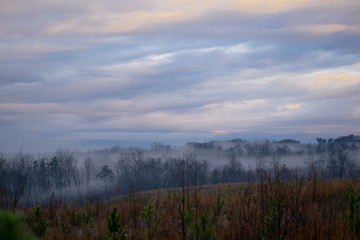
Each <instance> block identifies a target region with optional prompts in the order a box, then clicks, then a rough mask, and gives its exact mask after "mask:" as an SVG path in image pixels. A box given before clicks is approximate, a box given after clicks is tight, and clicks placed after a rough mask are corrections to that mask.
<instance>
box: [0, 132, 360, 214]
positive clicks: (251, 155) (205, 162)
mask: <svg viewBox="0 0 360 240" xmlns="http://www.w3.org/2000/svg"><path fill="white" fill-rule="evenodd" d="M359 149H360V137H359V136H354V135H350V136H344V137H339V138H336V139H323V138H317V139H316V143H300V142H298V141H295V140H291V139H284V140H281V141H272V142H271V141H268V140H263V141H245V140H241V139H234V140H232V141H211V142H204V143H197V142H192V143H187V144H186V145H185V146H181V147H171V146H167V145H163V144H160V143H154V144H153V145H152V146H151V147H150V148H140V147H128V148H121V147H119V146H114V147H112V148H109V149H104V150H93V151H89V152H70V151H67V150H64V149H58V150H57V151H56V152H55V153H48V154H37V155H34V154H26V153H23V152H19V153H17V154H13V155H10V154H9V155H4V154H1V155H0V191H1V193H2V194H1V196H0V207H1V208H16V207H17V205H18V204H19V203H20V204H22V205H28V206H32V205H34V204H37V203H39V202H41V203H45V202H46V201H47V200H48V199H49V198H54V197H55V198H57V199H59V201H60V200H61V201H70V202H75V203H78V204H83V203H84V202H86V201H90V200H91V198H103V199H108V198H110V197H113V196H116V195H123V194H128V193H129V192H131V191H133V192H139V191H144V190H154V189H162V188H177V187H181V186H182V185H184V184H186V185H195V184H196V185H203V184H217V183H230V182H253V181H258V180H259V174H260V173H261V171H266V169H268V168H271V167H272V166H274V165H279V166H281V168H282V169H283V171H284V174H283V178H284V179H283V180H290V179H292V178H293V177H294V175H296V176H297V177H303V178H304V179H309V178H311V177H313V176H311V175H314V174H316V178H317V179H331V178H355V177H359V176H360V161H359V157H358V156H359V154H358V153H359ZM184 174H185V175H186V179H185V181H186V182H185V183H184V179H183V175H184Z"/></svg>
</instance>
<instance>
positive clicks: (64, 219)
mask: <svg viewBox="0 0 360 240" xmlns="http://www.w3.org/2000/svg"><path fill="white" fill-rule="evenodd" d="M350 184H352V186H353V187H354V192H355V193H358V192H360V183H359V182H358V181H357V180H355V179H353V180H351V179H335V180H321V181H319V182H317V181H307V182H305V181H304V180H302V179H299V180H293V181H290V182H285V181H281V180H280V179H277V178H276V177H275V178H272V179H269V178H266V177H264V178H263V181H259V182H258V183H246V184H242V183H232V184H219V185H214V186H210V185H204V186H200V187H183V188H180V189H166V190H160V191H150V192H144V193H137V194H135V193H134V194H130V195H128V196H124V197H120V198H114V199H112V200H110V201H97V202H96V201H95V202H94V203H91V204H86V205H85V206H83V207H78V206H75V205H63V206H61V207H55V206H54V204H53V205H51V204H50V205H48V206H49V207H44V208H42V212H41V216H39V217H38V218H41V221H40V223H41V224H44V225H45V231H44V234H43V235H42V237H41V239H105V237H106V236H107V233H108V231H109V230H108V218H109V215H110V213H111V212H112V210H113V209H114V207H116V208H117V212H118V213H120V225H121V226H125V225H126V226H127V229H126V230H127V231H126V239H357V237H358V236H357V234H358V233H357V231H356V230H355V229H351V227H350V225H349V214H350V208H349V201H348V200H347V198H346V195H345V193H344V190H345V189H346V188H347V187H348V186H349V185H350ZM314 189H316V191H314ZM355 196H356V195H355ZM24 211H25V214H26V215H27V216H28V218H29V219H30V220H32V222H33V223H36V221H37V220H36V218H37V217H36V216H35V215H34V211H33V209H24ZM356 216H357V215H356ZM357 220H358V219H355V220H353V221H357ZM30 222H31V221H30ZM29 226H30V225H29ZM29 228H30V227H29ZM33 231H34V230H33ZM109 236H110V235H109ZM112 236H115V235H112ZM113 239H116V238H113ZM118 239H121V238H118Z"/></svg>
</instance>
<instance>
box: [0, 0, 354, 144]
mask: <svg viewBox="0 0 360 240" xmlns="http://www.w3.org/2000/svg"><path fill="white" fill-rule="evenodd" d="M350 133H354V134H360V1H359V0H326V1H325V0H292V1H289V0H244V1H243V0H234V1H226V0H201V1H200V0H198V1H195V0H184V1H181V0H118V1H114V0H113V1H110V0H102V1H93V0H75V1H55V0H53V1H49V0H20V1H15V0H0V136H1V139H0V151H16V150H19V149H21V148H23V150H24V151H47V150H55V149H56V148H57V147H60V146H62V147H69V148H72V149H75V148H79V149H89V148H99V147H103V146H112V145H115V144H117V145H144V144H149V143H151V142H154V141H157V142H163V143H170V144H175V143H176V144H178V143H185V142H187V141H204V140H211V139H232V138H243V139H263V138H267V139H275V138H281V137H292V138H294V139H300V140H303V141H314V140H315V137H316V136H321V137H337V136H341V135H345V134H350Z"/></svg>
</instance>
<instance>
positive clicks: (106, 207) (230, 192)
mask: <svg viewBox="0 0 360 240" xmlns="http://www.w3.org/2000/svg"><path fill="white" fill-rule="evenodd" d="M359 149H360V137H359V136H354V135H349V136H344V137H339V138H336V139H332V138H331V139H323V138H317V139H316V143H300V142H298V141H296V140H292V139H284V140H281V141H269V140H262V141H245V140H241V139H234V140H231V141H210V142H204V143H197V142H192V143H187V144H186V145H185V146H181V147H172V146H167V145H164V144H160V143H154V144H153V145H152V146H151V147H149V148H140V147H127V148H122V147H119V146H114V147H112V148H107V149H103V150H92V151H88V152H70V151H68V150H65V149H58V150H57V151H56V152H54V153H47V154H37V155H34V154H26V153H23V152H19V153H16V154H7V155H5V154H1V155H0V192H1V195H0V208H1V209H3V210H4V209H10V210H16V209H21V210H22V212H24V213H25V214H26V220H27V224H26V226H27V227H26V228H27V229H29V231H31V232H33V233H35V234H36V235H37V236H38V237H42V238H44V239H103V238H105V236H107V238H108V239H125V237H129V238H131V239H169V238H174V237H175V238H180V239H275V238H273V237H272V236H277V237H276V239H304V237H305V238H306V239H321V237H320V236H325V235H324V234H325V233H326V236H328V238H326V239H332V238H333V239H336V237H334V236H337V237H339V236H340V235H341V234H343V235H344V234H345V235H348V236H352V237H357V236H358V234H360V208H359V207H358V206H360V195H359V196H357V195H356V193H355V192H358V190H359V188H360V186H359V183H358V182H357V181H356V179H357V178H358V177H359V176H360V161H359V157H358V156H359V154H358V153H359ZM334 179H337V180H334ZM349 179H353V180H352V181H351V180H349ZM350 183H352V185H349V184H350ZM145 191H147V192H145ZM322 208H324V209H322ZM116 209H118V210H119V211H118V212H120V213H122V214H121V215H119V214H118V212H117V210H116ZM349 211H350V212H349ZM2 214H3V213H2ZM349 214H350V215H349ZM0 215H1V214H0ZM1 218H2V217H1V216H0V222H1ZM164 218H165V219H164ZM331 221H335V222H336V223H337V224H342V226H343V227H342V228H339V229H337V230H335V229H330V224H335V222H334V223H332V222H331ZM111 224H115V227H114V226H113V227H111ZM314 224H315V225H314ZM326 224H327V225H326ZM125 225H126V227H125ZM121 226H122V227H121ZM308 228H311V229H312V230H311V231H314V232H311V231H310V232H309V233H306V232H307V229H308ZM111 229H112V230H111ZM114 229H115V230H114ZM0 231H1V229H0ZM111 231H114V232H111ZM316 232H319V234H320V235H316V234H317V233H316ZM114 234H115V235H114ZM56 236H57V237H56ZM324 239H325V238H324Z"/></svg>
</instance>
